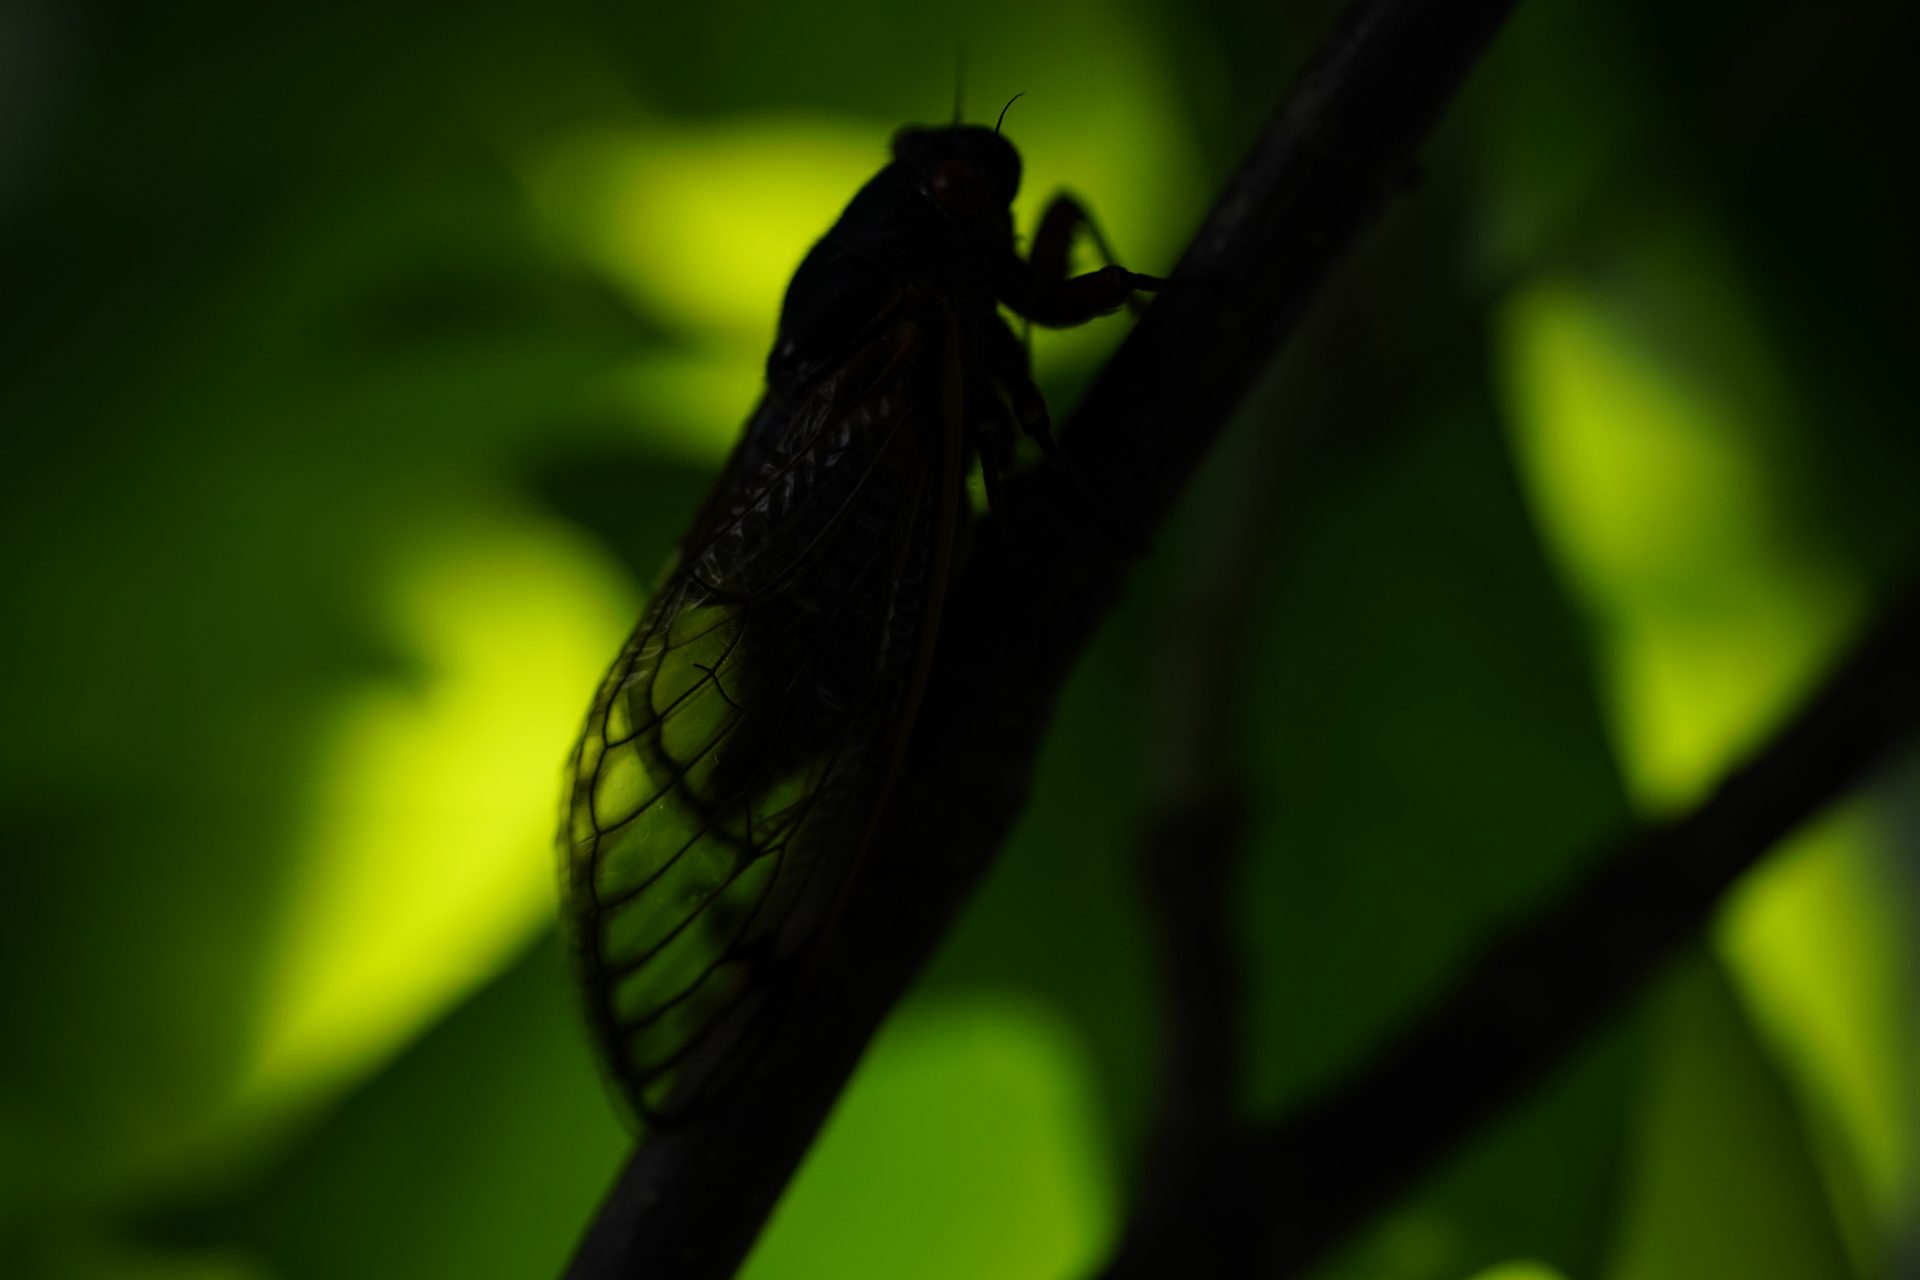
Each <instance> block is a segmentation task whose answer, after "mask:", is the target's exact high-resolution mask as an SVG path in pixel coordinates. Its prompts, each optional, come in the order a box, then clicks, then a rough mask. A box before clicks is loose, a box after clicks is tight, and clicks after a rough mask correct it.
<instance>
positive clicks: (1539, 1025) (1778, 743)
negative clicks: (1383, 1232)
mask: <svg viewBox="0 0 1920 1280" xmlns="http://www.w3.org/2000/svg"><path fill="white" fill-rule="evenodd" d="M1917 654H1920V582H1916V583H1915V584H1913V585H1912V586H1911V587H1910V588H1909V589H1908V593H1907V594H1906V596H1905V597H1904V598H1903V599H1901V600H1899V601H1898V602H1896V603H1895V605H1894V606H1893V608H1892V609H1891V610H1889V612H1888V613H1887V614H1886V615H1885V616H1884V617H1882V618H1881V619H1880V620H1879V621H1878V622H1877V623H1876V624H1875V626H1874V627H1873V629H1872V630H1871V631H1870V632H1869V633H1868V635H1867V636H1866V637H1865V639H1864V640H1862V641H1861V642H1860V644H1859V645H1858V646H1857V647H1856V648H1855V650H1854V651H1853V653H1852V654H1851V655H1849V656H1848V658H1847V659H1846V661H1845V662H1844V663H1842V664H1841V665H1840V666H1839V667H1838V668H1837V669H1836V671H1835V674H1833V675H1832V676H1831V677H1830V678H1829V680H1828V682H1827V684H1826V685H1825V687H1824V688H1822V689H1821V690H1819V691H1818V693H1817V694H1816V695H1815V696H1814V697H1813V698H1812V699H1811V700H1810V701H1809V702H1808V703H1807V704H1806V705H1805V706H1804V707H1803V708H1802V709H1801V710H1800V712H1799V713H1798V715H1796V716H1795V717H1794V719H1793V720H1792V721H1791V722H1790V723H1789V724H1788V725H1787V726H1786V728H1784V729H1783V730H1782V731H1781V732H1780V733H1779V734H1778V735H1777V736H1776V737H1775V738H1774V739H1773V741H1772V742H1770V743H1769V744H1767V745H1766V746H1765V747H1764V748H1763V749H1761V750H1760V751H1759V752H1758V753H1757V754H1756V755H1754V756H1753V757H1752V758H1751V759H1749V760H1748V761H1747V762H1746V763H1745V764H1743V765H1742V766H1741V767H1739V768H1738V769H1736V770H1735V771H1734V772H1733V773H1731V774H1730V775H1728V776H1727V777H1726V778H1725V779H1724V780H1723V781H1722V782H1721V784H1720V786H1719V788H1718V789H1717V790H1716V791H1714V793H1713V794H1712V795H1711V796H1710V797H1708V799H1707V800H1706V801H1705V802H1704V803H1702V804H1701V805H1700V806H1699V807H1698V808H1697V809H1695V810H1694V811H1693V812H1692V813H1690V814H1688V815H1686V816H1685V817H1683V818H1681V819H1679V820H1678V821H1675V822H1673V823H1671V824H1669V825H1667V826H1663V827H1659V828H1656V829H1654V830H1652V831H1649V832H1647V833H1645V834H1644V835H1642V836H1641V837H1640V838H1639V839H1637V840H1636V841H1634V842H1633V843H1632V844H1630V845H1629V846H1627V847H1626V848H1625V849H1624V850H1622V851H1621V853H1620V854H1619V855H1618V856H1616V857H1614V858H1612V859H1610V860H1608V861H1606V862H1604V863H1603V864H1601V865H1600V866H1599V867H1598V868H1597V869H1596V871H1595V872H1594V874H1593V875H1592V876H1591V877H1590V878H1588V879H1587V880H1586V881H1585V882H1584V883H1582V884H1580V885H1578V886H1576V887H1575V889H1574V890H1573V891H1572V892H1571V893H1569V894H1568V895H1567V896H1566V897H1565V898H1564V899H1563V900H1562V901H1561V902H1560V903H1559V904H1558V905H1557V906H1555V907H1553V908H1551V909H1549V910H1547V911H1546V912H1544V913H1542V914H1541V915H1540V916H1538V917H1537V918H1535V919H1533V920H1532V921H1530V922H1529V923H1528V924H1527V926H1526V927H1525V928H1524V929H1522V930H1520V931H1519V932H1517V933H1515V934H1513V935H1511V936H1510V937H1509V938H1508V939H1507V940H1506V941H1505V942H1504V943H1503V944H1502V945H1500V946H1498V947H1495V948H1494V949H1492V950H1491V951H1489V952H1488V953H1487V954H1485V955H1484V956H1483V957H1482V959H1481V961H1480V963H1479V964H1478V965H1477V966H1476V967H1475V968H1474V969H1472V970H1471V971H1470V972H1469V973H1468V974H1467V975H1466V976H1465V978H1464V979H1463V980H1462V981H1461V982H1460V983H1459V984H1458V986H1456V988H1455V989H1454V991H1453V993H1452V995H1451V996H1450V997H1448V998H1447V999H1446V1000H1445V1001H1443V1002H1442V1003H1441V1004H1440V1005H1439V1006H1438V1007H1436V1008H1434V1009H1433V1010H1431V1011H1430V1012H1429V1013H1428V1014H1427V1016H1426V1017H1425V1018H1424V1019H1423V1020H1422V1021H1421V1022H1419V1023H1418V1024H1417V1025H1416V1026H1414V1027H1413V1028H1412V1029H1410V1031H1409V1032H1408V1033H1407V1034H1406V1035H1405V1036H1404V1037H1403V1038H1401V1039H1400V1040H1399V1041H1398V1042H1397V1043H1395V1044H1393V1045H1391V1046H1389V1047H1388V1049H1387V1050H1386V1051H1385V1052H1383V1053H1382V1054H1380V1055H1379V1056H1378V1057H1377V1058H1376V1059H1375V1060H1374V1062H1373V1064H1372V1065H1371V1066H1369V1067H1368V1068H1367V1069H1366V1070H1364V1071H1363V1072H1361V1073H1360V1074H1358V1075H1356V1076H1352V1077H1349V1078H1348V1079H1346V1080H1344V1081H1343V1082H1342V1083H1341V1084H1340V1085H1339V1086H1338V1087H1336V1088H1335V1089H1334V1091H1333V1092H1331V1093H1330V1094H1328V1095H1327V1096H1325V1097H1322V1098H1320V1099H1317V1100H1315V1101H1314V1102H1313V1103H1311V1104H1309V1105H1308V1106H1306V1107H1304V1108H1302V1109H1301V1110H1300V1111H1299V1112H1298V1113H1297V1114H1296V1115H1295V1116H1293V1117H1292V1118H1291V1119H1289V1120H1286V1121H1284V1122H1283V1123H1281V1124H1280V1125H1279V1126H1278V1127H1277V1128H1275V1129H1274V1130H1273V1131H1272V1132H1270V1133H1267V1134H1264V1135H1262V1136H1261V1137H1259V1138H1258V1139H1257V1140H1256V1141H1255V1142H1254V1143H1253V1144H1251V1146H1250V1151H1248V1152H1247V1153H1244V1154H1243V1155H1242V1158H1241V1159H1240V1160H1239V1162H1238V1164H1237V1166H1236V1170H1235V1171H1236V1173H1237V1174H1238V1175H1239V1176H1240V1177H1242V1178H1244V1179H1245V1180H1246V1183H1245V1186H1246V1187H1247V1190H1245V1191H1243V1192H1242V1193H1241V1194H1242V1196H1243V1197H1244V1199H1245V1200H1246V1201H1247V1202H1249V1203H1251V1204H1253V1205H1261V1206H1267V1207H1269V1209H1271V1210H1275V1211H1273V1212H1264V1213H1249V1214H1239V1215H1234V1216H1233V1217H1232V1218H1231V1219H1230V1223H1229V1225H1230V1226H1231V1227H1232V1228H1234V1229H1235V1232H1236V1233H1235V1234H1232V1235H1223V1234H1222V1233H1221V1231H1220V1227H1221V1225H1222V1222H1221V1216H1220V1215H1219V1214H1218V1212H1217V1210H1215V1209H1214V1208H1213V1206H1211V1205H1209V1204H1208V1203H1207V1202H1206V1200H1205V1197H1206V1196H1208V1195H1209V1194H1210V1192H1209V1190H1208V1189H1206V1188H1203V1187H1200V1186H1197V1185H1196V1186H1195V1187H1194V1188H1193V1189H1192V1191H1191V1193H1190V1198H1189V1199H1188V1200H1187V1202H1186V1203H1185V1204H1184V1205H1183V1206H1182V1207H1181V1208H1180V1209H1178V1210H1175V1211H1173V1212H1170V1213H1168V1214H1163V1215H1161V1219H1160V1220H1161V1221H1164V1222H1167V1223H1170V1224H1172V1225H1171V1226H1169V1227H1168V1228H1167V1229H1165V1230H1162V1231H1160V1232H1157V1233H1151V1234H1149V1233H1147V1232H1145V1231H1136V1232H1135V1233H1134V1234H1133V1235H1132V1236H1130V1238H1129V1240H1128V1243H1127V1246H1126V1247H1125V1248H1124V1249H1123V1250H1122V1252H1121V1254H1120V1255H1119V1256H1118V1257H1117V1258H1116V1260H1115V1262H1114V1264H1113V1265H1112V1266H1111V1267H1110V1269H1109V1270H1108V1271H1107V1273H1106V1275H1107V1277H1108V1280H1120V1278H1122V1277H1131V1276H1160V1275H1172V1274H1196V1272H1195V1271H1194V1270H1193V1264H1194V1261H1195V1259H1196V1257H1197V1256H1204V1257H1207V1258H1209V1259H1210V1260H1211V1261H1212V1263H1213V1265H1212V1266H1210V1267H1209V1268H1206V1269H1203V1271H1202V1272H1201V1273H1203V1274H1224V1275H1262V1276H1286V1275H1296V1274H1301V1273H1303V1272H1305V1271H1306V1270H1307V1269H1308V1268H1309V1267H1310V1266H1311V1265H1312V1264H1313V1263H1314V1262H1315V1261H1316V1260H1318V1259H1319V1258H1321V1257H1322V1256H1323V1255H1324V1254H1325V1253H1326V1252H1327V1251H1328V1250H1329V1249H1330V1248H1332V1247H1333V1246H1334V1245H1337V1244H1339V1243H1340V1242H1341V1241H1342V1240H1343V1239H1344V1238H1345V1237H1346V1235H1347V1234H1348V1233H1350V1232H1351V1231H1352V1230H1353V1229H1354V1228H1356V1227H1358V1226H1360V1225H1362V1224H1364V1223H1365V1222H1366V1221H1368V1220H1369V1219H1370V1218H1372V1217H1373V1216H1374V1214H1376V1213H1377V1212H1378V1211H1379V1210H1381V1209H1383V1208H1385V1207H1386V1206H1388V1205H1389V1204H1391V1203H1392V1202H1393V1200H1394V1199H1395V1198H1396V1197H1397V1196H1399V1195H1400V1194H1401V1193H1402V1192H1404V1191H1406V1190H1408V1189H1409V1188H1410V1187H1411V1185H1412V1184H1413V1183H1414V1182H1415V1181H1416V1180H1417V1179H1418V1178H1419V1177H1420V1175H1421V1174H1423V1173H1425V1172H1427V1171H1428V1170H1430V1169H1431V1168H1432V1167H1433V1166H1434V1164H1435V1163H1436V1162H1437V1161H1438V1160H1439V1159H1440V1158H1441V1157H1442V1156H1444V1155H1446V1154H1447V1153H1448V1152H1449V1151H1451V1150H1453V1149H1454V1148H1455V1147H1456V1146H1458V1145H1459V1144H1460V1143H1461V1142H1462V1141H1463V1140H1464V1139H1466V1138H1467V1137H1469V1136H1471V1135H1472V1134H1473V1133H1475V1132H1476V1131H1478V1130H1479V1129H1480V1127H1481V1126H1482V1125H1483V1124H1484V1123H1485V1122H1486V1120H1487V1119H1488V1118H1489V1117H1490V1116H1491V1115H1492V1114H1494V1113H1495V1112H1497V1111H1498V1110H1499V1109H1501V1108H1502V1107H1504V1106H1507V1105H1509V1104H1511V1103H1512V1102H1514V1101H1516V1100H1517V1099H1518V1098H1520V1097H1521V1096H1523V1095H1524V1094H1525V1092H1526V1091H1527V1089H1528V1088H1529V1087H1530V1086H1532V1085H1534V1084H1535V1083H1537V1082H1538V1081H1539V1080H1540V1079H1541V1078H1542V1077H1543V1076H1545V1075H1546V1074H1547V1072H1549V1071H1550V1070H1551V1069H1552V1068H1553V1067H1554V1065H1555V1064H1557V1063H1558V1062H1560V1061H1561V1060H1562V1059H1563V1058H1564V1057H1565V1056H1566V1055H1567V1054H1568V1052H1569V1051H1571V1050H1572V1049H1573V1048H1575V1047H1576V1046H1577V1045H1578V1044H1579V1043H1580V1042H1581V1040H1582V1039H1583V1038H1584V1037H1585V1036H1586V1035H1588V1034H1590V1033H1591V1032H1593V1031H1594V1030H1595V1029H1596V1028H1597V1027H1598V1026H1599V1025H1600V1024H1601V1023H1602V1022H1603V1021H1604V1020H1605V1018H1606V1017H1607V1015H1608V1014H1609V1013H1611V1012H1612V1011H1614V1010H1616V1009H1617V1008H1619V1007H1620V1005H1621V1004H1622V1003H1623V1002H1624V1001H1625V1000H1627V999H1628V998H1629V997H1630V996H1632V995H1633V994H1634V993H1635V992H1636V991H1637V990H1639V989H1640V988H1641V987H1642V986H1643V985H1644V984H1645V983H1646V981H1647V980H1648V978H1649V977H1650V976H1651V975H1652V974H1653V973H1654V972H1655V971H1656V970H1657V969H1658V968H1659V966H1660V964H1661V963H1662V961H1664V960H1666V959H1667V958H1668V957H1669V956H1670V955H1671V954H1672V952H1673V951H1674V950H1675V948H1676V947H1678V946H1679V945H1680V944H1681V943H1682V942H1683V941H1684V940H1686V939H1687V938H1688V937H1690V936H1692V935H1693V934H1694V933H1696V932H1697V931H1698V930H1699V929H1700V928H1701V927H1702V925H1703V924H1704V923H1705V922H1706V921H1707V920H1708V919H1709V918H1710V916H1711V914H1712V912H1713V909H1714V907H1715V906H1716V905H1717V904H1718V903H1719V902H1720V900H1721V898H1722V896H1723V895H1724V894H1725V893H1726V891H1727V890H1728V889H1729V888H1731V887H1732V886H1733V884H1734V883H1735V882H1736V881H1737V880H1738V879H1739V878H1740V876H1741V875H1742V874H1743V873H1745V872H1746V871H1747V870H1748V869H1749V868H1751V867H1752V866H1753V865H1754V864H1755V863H1756V862H1758V861H1759V860H1760V859H1761V858H1762V857H1763V856H1765V854H1766V853H1767V851H1768V850H1769V849H1772V848H1773V847H1775V846H1776V845H1777V844H1779V842H1780V841H1781V839H1782V838H1783V837H1784V836H1786V835H1787V834H1788V833H1789V832H1791V831H1792V830H1793V829H1794V828H1795V827H1796V826H1798V825H1799V824H1801V823H1802V822H1804V821H1806V820H1807V819H1808V818H1810V817H1812V816H1813V815H1814V814H1816V813H1818V812H1819V810H1820V809H1821V808H1822V807H1823V806H1825V805H1827V804H1828V803H1830V802H1832V801H1833V800H1834V799H1835V798H1837V797H1839V796H1840V795H1842V794H1843V793H1844V792H1845V791H1846V790H1847V789H1848V788H1849V787H1851V786H1852V785H1854V784H1855V783H1856V782H1857V781H1858V780H1859V779H1860V778H1861V777H1862V776H1863V775H1864V774H1865V773H1866V772H1867V771H1868V770H1869V769H1871V768H1872V767H1873V766H1874V765H1875V763H1876V762H1878V761H1879V760H1881V759H1882V758H1883V757H1884V756H1885V755H1886V754H1887V753H1888V752H1889V751H1890V750H1891V749H1892V748H1894V747H1897V746H1898V745H1900V743H1901V742H1902V740H1903V739H1904V738H1905V737H1906V735H1907V734H1908V733H1909V732H1910V731H1911V729H1912V726H1913V723H1914V721H1915V719H1916V718H1920V660H1916V657H1915V655H1917ZM1282 1207H1284V1211H1279V1210H1281V1209H1282ZM1203 1218H1204V1220H1205V1221H1206V1222H1207V1223H1208V1224H1209V1230H1208V1231H1207V1232H1206V1233H1205V1234H1204V1235H1202V1234H1200V1233H1198V1232H1196V1231H1195V1230H1193V1224H1195V1223H1197V1222H1199V1221H1201V1220H1203ZM1196 1251H1199V1252H1198V1253H1197V1252H1196Z"/></svg>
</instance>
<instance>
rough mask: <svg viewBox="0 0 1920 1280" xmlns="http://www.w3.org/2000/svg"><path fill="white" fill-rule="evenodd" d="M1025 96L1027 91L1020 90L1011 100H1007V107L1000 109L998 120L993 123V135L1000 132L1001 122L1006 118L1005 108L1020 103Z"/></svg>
mask: <svg viewBox="0 0 1920 1280" xmlns="http://www.w3.org/2000/svg"><path fill="white" fill-rule="evenodd" d="M1026 96H1027V91H1026V90H1025V89H1022V90H1021V91H1020V92H1019V93H1016V94H1014V95H1013V96H1012V97H1011V98H1008V99H1007V106H1005V107H1002V108H1000V118H999V119H998V120H995V121H994V122H993V131H994V133H996V134H997V133H999V132H1000V125H1001V122H1002V121H1004V120H1005V119H1006V118H1007V107H1011V106H1012V105H1013V104H1014V103H1016V102H1018V101H1020V99H1022V98H1024V97H1026Z"/></svg>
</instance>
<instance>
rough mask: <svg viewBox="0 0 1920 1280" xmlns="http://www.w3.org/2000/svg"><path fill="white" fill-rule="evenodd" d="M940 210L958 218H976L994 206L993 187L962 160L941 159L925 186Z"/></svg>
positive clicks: (978, 172)
mask: <svg viewBox="0 0 1920 1280" xmlns="http://www.w3.org/2000/svg"><path fill="white" fill-rule="evenodd" d="M927 185H928V186H929V187H931V188H932V190H933V198H934V199H935V200H938V201H939V202H940V207H941V208H943V209H945V210H946V211H947V212H948V213H951V214H953V215H954V216H956V217H960V218H975V217H978V216H980V215H981V214H983V213H985V212H987V210H989V209H991V208H992V207H993V188H992V187H991V186H990V185H989V184H988V182H987V180H986V179H985V178H983V177H981V176H980V171H979V170H977V169H975V168H974V167H973V166H972V165H970V164H968V163H967V162H966V161H965V160H953V159H949V160H942V161H941V162H940V163H939V164H937V165H935V166H934V167H933V177H932V178H931V179H930V180H929V181H928V184H927Z"/></svg>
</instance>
